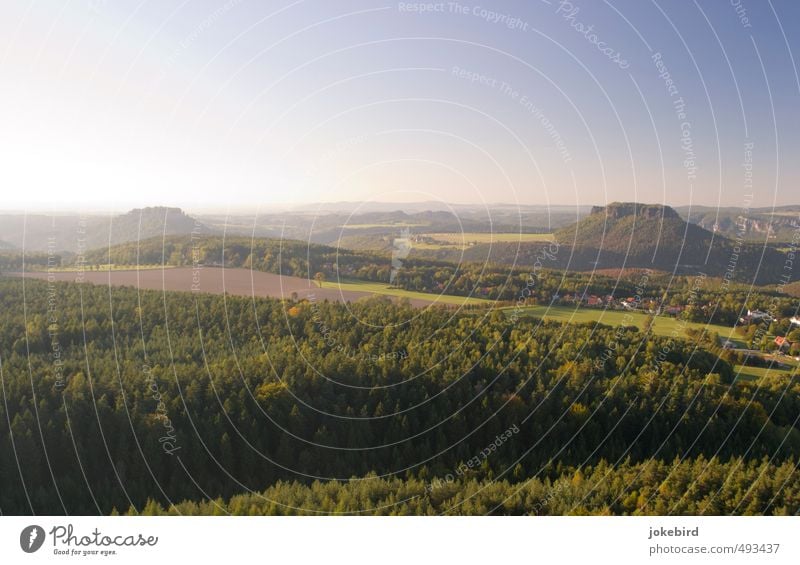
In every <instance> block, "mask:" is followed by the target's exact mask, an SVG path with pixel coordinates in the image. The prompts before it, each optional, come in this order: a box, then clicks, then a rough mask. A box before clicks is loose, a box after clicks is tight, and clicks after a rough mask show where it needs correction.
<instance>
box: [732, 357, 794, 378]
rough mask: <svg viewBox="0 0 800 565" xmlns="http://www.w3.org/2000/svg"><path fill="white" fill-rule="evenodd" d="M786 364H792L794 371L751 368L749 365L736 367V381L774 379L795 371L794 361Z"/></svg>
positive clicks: (773, 368)
mask: <svg viewBox="0 0 800 565" xmlns="http://www.w3.org/2000/svg"><path fill="white" fill-rule="evenodd" d="M785 363H786V364H792V365H793V366H794V369H778V368H775V367H772V368H770V367H751V366H749V365H736V366H735V367H734V370H735V371H736V373H737V377H736V380H740V381H748V382H755V381H759V380H761V379H762V378H775V377H779V376H781V375H786V374H788V373H792V372H796V371H797V362H796V361H786V362H785Z"/></svg>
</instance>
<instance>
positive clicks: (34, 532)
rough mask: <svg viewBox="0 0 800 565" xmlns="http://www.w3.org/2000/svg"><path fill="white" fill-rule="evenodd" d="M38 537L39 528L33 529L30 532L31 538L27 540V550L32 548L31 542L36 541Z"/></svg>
mask: <svg viewBox="0 0 800 565" xmlns="http://www.w3.org/2000/svg"><path fill="white" fill-rule="evenodd" d="M38 537H39V528H33V529H32V530H31V537H30V539H29V540H28V549H30V548H32V547H33V542H35V541H36V538H38Z"/></svg>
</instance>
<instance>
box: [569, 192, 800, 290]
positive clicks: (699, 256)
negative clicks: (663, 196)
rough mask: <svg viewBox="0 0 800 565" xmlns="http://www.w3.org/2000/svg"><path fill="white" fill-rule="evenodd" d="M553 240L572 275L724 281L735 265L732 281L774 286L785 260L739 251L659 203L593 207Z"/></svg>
mask: <svg viewBox="0 0 800 565" xmlns="http://www.w3.org/2000/svg"><path fill="white" fill-rule="evenodd" d="M555 236H556V239H557V241H558V242H559V243H560V245H561V246H562V247H563V249H562V250H561V251H560V252H559V257H558V262H559V263H560V266H567V263H568V262H569V267H570V268H571V269H573V270H590V269H595V268H597V269H608V268H622V267H628V268H630V267H649V268H653V269H659V270H664V271H670V272H672V271H676V272H678V273H693V272H704V273H706V274H708V275H716V276H724V275H725V273H726V271H728V270H729V268H730V265H734V268H733V273H732V274H733V277H732V278H733V279H734V280H737V281H742V282H749V281H752V280H753V279H754V278H755V280H756V282H757V283H759V284H773V283H774V284H777V283H778V282H779V277H780V276H781V275H782V272H783V266H784V261H785V255H784V254H783V253H781V252H779V251H778V250H776V249H775V248H773V247H764V246H763V245H757V244H742V245H741V246H739V247H738V248H737V246H736V245H735V244H734V242H733V241H731V240H730V239H728V238H726V237H724V236H722V235H721V234H719V233H717V234H713V233H712V232H710V231H708V230H706V229H704V228H702V227H700V226H699V225H696V224H693V223H687V222H686V221H684V219H683V218H681V217H680V215H679V214H678V213H677V212H676V211H675V210H673V209H672V208H670V207H669V206H663V205H660V204H638V203H632V202H625V203H620V202H616V203H612V204H609V205H608V206H606V207H601V206H596V207H594V208H593V209H592V211H591V213H590V214H589V215H588V216H587V217H585V218H583V219H582V220H580V221H579V222H577V223H576V224H574V225H572V226H570V227H566V228H562V229H560V230H558V231H557V232H556V233H555ZM762 254H763V255H762ZM570 255H571V258H570ZM793 278H798V277H797V275H796V274H795V276H794V277H793Z"/></svg>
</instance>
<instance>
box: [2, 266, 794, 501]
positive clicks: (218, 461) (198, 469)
mask: <svg viewBox="0 0 800 565" xmlns="http://www.w3.org/2000/svg"><path fill="white" fill-rule="evenodd" d="M0 308H2V312H3V320H4V321H3V324H2V325H0V363H1V364H0V370H1V371H2V373H1V374H2V395H3V402H2V403H0V481H1V483H0V484H3V486H4V488H3V490H2V492H1V493H0V511H2V512H3V513H11V514H13V513H37V514H42V513H44V514H63V513H69V514H75V513H108V512H112V511H114V510H117V511H132V512H137V511H142V510H144V509H145V507H147V509H149V510H151V511H155V510H156V509H157V508H158V507H159V506H161V507H162V508H168V507H169V506H170V505H171V504H178V503H180V502H181V501H191V504H201V503H203V501H204V500H208V499H214V500H217V499H221V500H229V499H230V497H233V496H236V495H239V494H241V493H243V492H248V491H254V492H262V491H265V489H272V490H267V492H274V493H275V499H276V502H275V504H276V506H270V505H269V504H266V503H263V501H262V502H257V501H256V499H255V498H253V499H252V501H250V502H247V507H248V510H247V512H251V511H254V512H262V511H263V512H265V513H270V512H275V511H277V510H275V508H277V506H280V504H281V501H291V500H306V501H308V500H317V499H318V498H319V504H320V505H322V504H323V498H324V501H325V502H324V505H325V508H327V506H328V505H334V508H343V509H349V508H353V507H354V506H357V505H359V504H360V503H361V502H360V501H363V500H364V497H365V496H367V494H364V493H365V492H368V491H361V490H360V489H362V488H367V489H369V488H373V487H366V486H363V487H362V486H360V485H362V484H363V485H368V484H374V485H377V486H375V487H374V488H375V489H376V490H375V491H374V492H372V494H369V497H371V498H370V500H374V501H386V500H393V501H396V502H399V501H403V500H404V498H403V496H401V495H402V494H403V493H406V492H407V493H411V494H415V493H418V492H419V491H420V489H422V490H423V491H428V494H429V495H430V496H429V497H428V498H427V499H426V500H427V502H424V501H423V500H422V499H414V501H408V502H403V504H402V505H400V506H398V508H397V511H398V512H418V511H419V512H425V513H428V512H436V511H442V512H443V511H445V510H446V509H447V507H449V506H452V504H451V502H452V501H454V500H459V499H460V498H459V497H461V498H463V497H465V496H467V495H468V493H471V492H473V491H477V490H480V489H481V488H482V487H483V486H486V487H487V489H486V493H487V494H485V495H484V494H482V495H478V496H477V497H476V498H475V499H474V501H473V502H471V503H470V505H467V506H464V507H463V509H462V511H464V512H467V511H469V512H478V511H481V509H483V508H486V509H487V511H491V510H492V508H494V507H493V506H492V504H491V502H492V501H494V500H495V499H497V497H500V496H501V495H502V493H504V492H507V493H508V496H509V497H510V499H509V500H510V502H509V504H508V506H502V507H500V508H497V509H496V511H498V512H509V513H524V512H527V511H531V510H532V509H531V508H527V505H529V504H533V503H532V502H531V501H532V500H533V499H532V498H531V497H532V496H534V495H533V494H531V493H532V492H534V491H532V490H530V489H535V488H540V489H541V488H545V486H543V485H548V484H550V485H552V484H554V483H557V484H561V482H563V481H564V478H565V477H575V476H581V473H582V474H583V476H584V479H585V480H588V481H589V482H591V481H596V479H597V477H599V476H597V475H596V474H597V473H598V472H600V471H598V469H607V471H605V472H604V474H605V475H607V476H608V479H607V480H608V481H610V483H608V484H607V485H606V486H605V487H603V486H602V484H601V485H598V490H596V491H591V492H589V491H588V490H587V491H586V492H587V494H588V497H586V498H585V500H584V501H583V502H581V503H580V504H578V505H577V506H576V507H575V508H574V509H573V510H570V511H574V512H576V513H583V512H613V513H621V512H636V511H637V509H638V511H641V512H651V511H652V512H657V511H658V510H656V509H657V508H658V509H661V508H663V506H659V504H661V505H672V504H673V503H675V504H678V500H679V499H678V498H676V497H680V495H679V494H676V492H677V491H674V489H675V488H677V487H674V486H671V485H672V484H673V483H671V482H670V480H667V479H665V481H666V482H664V481H661V480H660V479H659V477H662V476H666V475H665V473H666V474H669V473H670V471H674V472H676V473H679V476H690V477H691V476H693V475H694V474H695V467H693V466H696V465H701V466H702V465H703V464H704V463H701V462H706V463H708V465H709V469H710V470H713V473H710V475H709V477H708V478H707V480H706V479H703V480H701V477H698V482H696V483H693V484H694V485H695V488H698V489H700V490H699V491H698V492H696V493H695V492H694V491H691V496H690V504H689V503H687V504H689V505H688V506H684V505H683V504H684V502H681V503H680V504H681V506H678V508H681V509H682V511H686V512H700V511H701V506H698V505H699V504H700V503H701V502H703V500H705V499H706V498H707V497H710V496H712V494H713V493H712V491H713V490H714V489H715V488H716V490H719V491H720V495H721V496H720V497H719V500H716V499H715V500H716V502H713V501H712V502H710V505H705V506H703V507H706V508H707V510H706V511H708V512H711V513H714V512H721V511H723V510H726V509H729V508H737V509H738V510H737V511H741V512H767V513H785V512H790V513H795V512H797V511H798V510H800V499H798V497H797V494H796V493H797V490H796V486H795V485H796V483H795V482H792V481H789V482H781V481H778V480H777V479H776V477H783V476H784V475H783V474H787V475H788V472H787V469H790V468H792V467H793V466H794V465H796V464H797V463H798V454H800V429H798V415H799V414H800V396H798V392H800V385H798V383H797V381H796V379H794V378H790V377H785V378H781V379H769V380H764V381H762V382H758V383H747V382H733V370H732V367H731V365H730V364H729V363H728V362H726V361H725V360H723V359H720V357H719V356H718V355H716V354H714V353H712V352H709V351H707V350H706V349H705V348H704V347H703V343H702V339H703V338H702V337H698V340H697V341H694V340H692V339H671V338H660V337H657V336H653V335H649V334H647V333H644V332H642V331H640V330H638V329H636V328H633V327H622V326H620V327H609V326H602V325H599V324H594V323H591V324H569V325H562V324H560V323H555V322H551V323H545V322H542V321H541V320H538V319H525V318H521V319H519V320H516V321H513V322H512V321H511V320H510V319H509V317H508V316H505V315H503V314H501V313H499V312H491V311H486V312H468V313H462V314H458V313H454V312H452V311H449V310H438V309H426V310H415V309H413V308H411V307H410V306H409V305H407V304H402V303H401V304H393V303H391V302H389V301H388V300H386V299H380V298H372V299H369V300H366V301H359V302H356V303H352V304H338V303H327V302H314V301H310V302H309V301H301V302H292V301H278V300H273V299H255V300H253V299H245V298H234V297H230V296H212V295H203V294H189V293H160V292H151V291H142V292H137V291H136V290H135V289H129V288H103V287H94V286H88V285H78V284H73V283H52V284H48V283H47V282H44V281H31V280H27V281H21V280H14V279H0ZM687 337H688V336H687ZM491 446H494V447H493V448H492V447H491ZM484 454H486V455H485V456H484ZM765 458H766V459H765ZM681 462H682V463H681ZM764 466H766V467H764ZM764 468H766V469H767V473H766V474H767V475H768V477H769V478H768V480H766V479H765V480H763V481H760V482H754V481H755V479H754V477H757V476H758V474H759V470H763V469H764ZM581 469H584V471H581ZM637 469H640V470H641V471H642V473H643V477H644V478H642V479H641V481H639V482H637V481H634V480H632V479H631V478H630V477H631V476H633V475H635V474H636V473H637ZM780 473H783V474H780ZM369 476H374V477H375V479H374V482H373V480H370V481H366V482H364V481H355V482H353V481H349V479H352V478H354V477H355V478H358V477H369ZM454 476H455V477H456V478H455V479H454V480H452V481H450V480H448V477H449V478H450V479H452V478H453V477H454ZM586 477H595V479H586ZM721 477H723V478H721ZM534 478H536V479H537V480H539V481H540V482H535V481H533V482H527V480H528V479H534ZM378 479H380V480H378ZM787 480H788V479H787ZM315 481H319V482H320V483H321V484H322V486H320V484H315ZM331 481H333V482H331ZM381 481H383V482H381ZM397 481H403V482H404V484H400V483H398V482H397ZM496 481H499V482H496ZM548 481H549V482H548ZM703 481H706V482H703ZM715 481H716V482H715ZM442 482H444V483H445V486H440V484H441V483H442ZM451 482H452V483H453V484H450V483H451ZM423 484H427V485H428V486H432V487H434V488H423V487H422V486H421V485H423ZM678 484H680V483H678ZM754 484H755V487H754V488H755V489H756V490H750V491H748V489H749V488H750V487H751V486H752V485H754ZM479 485H480V486H479ZM516 485H518V486H519V487H523V486H524V488H522V490H521V491H520V493H518V494H514V492H516V491H517V490H519V489H518V488H517V486H516ZM537 485H538V486H537ZM609 485H612V486H613V488H611V487H609ZM715 485H716V486H715ZM742 485H746V486H744V487H743V486H742ZM440 488H441V489H442V490H440ZM571 488H572V487H571ZM581 488H586V487H580V488H579V486H575V487H574V490H569V491H565V492H564V493H563V494H564V495H565V496H566V495H567V494H569V496H578V495H579V494H580V493H581V492H583V491H581V490H580V489H581ZM315 489H316V490H315ZM320 489H322V491H321V492H324V493H325V497H323V498H320V497H321V495H320V497H317V495H316V494H314V493H315V492H318V491H320ZM453 489H455V490H458V491H459V492H454V491H453ZM673 491H674V492H673ZM481 492H483V491H481ZM537 492H538V491H537ZM643 493H645V494H644V496H645V498H648V499H652V504H653V506H647V505H645V506H642V505H641V504H639V502H631V501H632V500H634V499H636V500H637V501H638V498H639V497H640V496H643ZM655 493H658V494H655ZM756 495H757V496H756ZM253 496H255V495H253ZM754 496H755V498H753V497H754ZM487 497H488V498H487ZM775 497H777V498H775ZM712 498H713V497H712ZM773 498H774V500H773ZM240 500H242V499H240V498H235V499H233V500H232V501H231V502H229V503H225V504H230V505H231V508H232V511H235V512H238V511H239V510H237V508H239V507H238V506H236V505H237V504H239V502H238V501H240ZM259 500H261V499H259ZM448 500H450V501H451V502H448ZM471 500H472V499H471ZM570 500H572V499H570ZM709 500H711V499H710V498H709ZM576 503H577V501H576ZM187 504H189V503H187ZM191 504H189V506H187V507H186V508H187V512H189V511H191V510H188V508H200V507H199V506H194V507H192V506H191ZM307 504H311V503H310V502H307ZM648 504H649V503H648ZM223 506H224V505H223ZM495 506H496V505H495ZM234 507H235V508H234ZM254 508H255V510H254ZM129 509H132V510H129ZM367 509H368V508H367ZM467 509H469V510H467ZM361 510H365V508H361ZM457 511H458V510H456V512H457ZM546 511H548V512H554V513H559V512H563V511H567V510H566V509H565V506H564V505H563V504H562V503H559V504H558V505H553V506H551V507H550V509H549V510H546Z"/></svg>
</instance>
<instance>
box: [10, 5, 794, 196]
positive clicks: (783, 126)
mask: <svg viewBox="0 0 800 565" xmlns="http://www.w3.org/2000/svg"><path fill="white" fill-rule="evenodd" d="M737 4H738V6H737ZM423 8H424V10H423ZM798 24H800V2H796V1H792V0H782V1H774V0H773V1H772V2H771V3H770V2H768V1H758V2H756V1H753V0H749V1H748V0H742V1H741V3H739V1H738V0H733V1H731V0H713V1H701V2H694V1H669V2H667V1H659V2H652V1H645V0H635V1H634V0H629V1H621V0H612V1H609V2H600V1H591V2H589V1H573V2H557V1H555V0H551V1H539V0H529V1H526V2H522V1H519V2H502V1H493V2H489V1H485V2H483V3H480V2H477V3H473V2H463V3H462V2H459V3H456V2H441V3H435V2H434V3H414V2H382V1H377V0H362V1H355V0H352V1H322V0H316V1H307V2H302V1H299V2H291V1H288V0H281V1H267V0H264V1H255V0H230V1H226V0H220V1H219V2H211V1H191V2H186V1H185V0H158V1H156V0H151V1H149V2H148V1H144V2H139V1H123V0H76V1H66V2H65V1H60V0H52V1H51V0H45V1H38V2H30V3H28V2H24V1H15V2H4V3H3V5H2V7H0V123H2V124H3V126H2V128H0V186H2V187H3V206H2V207H3V208H20V207H28V208H49V207H58V208H66V207H72V208H76V207H84V208H86V207H88V208H103V207H114V208H119V209H124V208H127V207H131V206H137V205H152V204H169V205H180V206H184V207H187V208H189V209H204V208H210V207H221V208H224V207H227V206H231V207H234V208H241V207H243V206H249V205H259V206H261V207H262V209H266V208H268V207H269V206H270V205H273V204H278V203H293V202H316V201H339V200H354V201H366V200H377V201H418V200H442V201H445V202H459V203H463V202H477V203H480V202H519V203H524V204H602V203H604V202H608V201H614V200H638V201H646V202H665V203H667V204H673V205H678V204H690V203H692V204H703V205H716V204H718V203H719V204H721V205H725V206H746V205H748V204H749V205H752V206H770V205H772V204H773V203H774V204H790V203H800V197H799V196H800V195H799V194H798V192H799V191H798V180H800V159H798V158H797V155H798V153H799V151H798V150H800V147H798V145H799V144H798V140H799V138H800V134H799V133H798V132H800V111H799V110H798V109H800V83H799V82H798V77H797V72H798V71H797V67H796V64H797V63H800V52H799V51H798V46H799V45H800V39H799V38H798V35H799V34H800V30H798ZM589 26H592V27H591V29H589ZM792 56H794V59H795V60H793V59H792ZM667 72H668V73H669V77H670V79H671V81H672V83H671V85H670V84H669V83H668V82H667V81H666V79H665V73H667ZM670 86H671V89H672V90H671V91H670V90H669V88H670ZM748 148H750V150H751V151H750V152H749V153H748ZM745 161H747V162H748V163H749V162H750V161H752V164H751V165H750V166H748V167H745V166H744V165H743V163H744V162H745ZM750 194H752V195H753V197H752V199H751V198H750V197H749V195H750Z"/></svg>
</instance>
